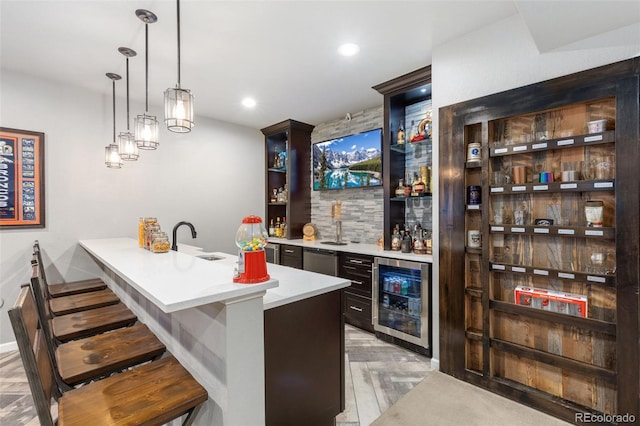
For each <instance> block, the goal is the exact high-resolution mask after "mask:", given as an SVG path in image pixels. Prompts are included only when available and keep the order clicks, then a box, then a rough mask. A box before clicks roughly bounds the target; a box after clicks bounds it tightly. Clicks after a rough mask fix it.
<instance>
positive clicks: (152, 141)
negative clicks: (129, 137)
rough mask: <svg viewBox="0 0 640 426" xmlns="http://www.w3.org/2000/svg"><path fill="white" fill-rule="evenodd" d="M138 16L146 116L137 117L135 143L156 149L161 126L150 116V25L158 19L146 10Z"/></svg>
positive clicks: (137, 12) (139, 12)
mask: <svg viewBox="0 0 640 426" xmlns="http://www.w3.org/2000/svg"><path fill="white" fill-rule="evenodd" d="M136 16H137V17H138V18H139V19H140V20H141V21H142V22H144V83H145V110H144V114H140V115H138V116H137V117H136V120H135V125H134V130H135V143H136V146H137V147H138V148H140V149H156V148H158V145H159V141H158V139H159V130H160V129H159V125H158V120H157V119H156V117H155V116H154V115H150V114H149V24H153V23H154V22H156V21H157V20H158V17H157V16H156V15H155V14H154V13H153V12H150V11H148V10H145V9H138V10H136Z"/></svg>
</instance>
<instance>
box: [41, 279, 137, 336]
mask: <svg viewBox="0 0 640 426" xmlns="http://www.w3.org/2000/svg"><path fill="white" fill-rule="evenodd" d="M34 270H36V271H37V269H34ZM42 287H43V285H42V283H41V281H40V277H38V274H37V273H35V274H34V275H33V276H32V277H31V289H32V292H33V295H34V297H35V300H36V306H37V309H38V311H39V314H40V317H41V318H42V321H43V322H44V321H47V324H48V325H49V328H50V330H51V335H52V336H53V337H54V338H55V339H56V340H57V341H58V342H66V341H69V340H73V339H80V338H83V337H87V336H92V335H94V334H99V333H104V332H106V331H110V330H115V329H117V328H121V327H128V326H131V325H133V324H134V323H135V322H136V321H137V320H138V317H137V316H136V315H135V314H134V313H133V312H131V310H130V309H129V308H127V307H126V306H125V305H124V304H122V303H117V304H115V305H109V306H105V307H101V308H96V309H91V310H87V311H81V312H75V313H72V314H68V315H61V316H53V315H52V314H51V310H50V307H49V303H47V300H46V299H45V294H44V293H45V290H44V289H43V288H42Z"/></svg>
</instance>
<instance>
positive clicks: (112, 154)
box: [104, 143, 122, 169]
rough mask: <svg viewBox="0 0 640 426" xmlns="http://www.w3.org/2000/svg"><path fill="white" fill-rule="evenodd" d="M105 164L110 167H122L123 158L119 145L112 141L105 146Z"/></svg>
mask: <svg viewBox="0 0 640 426" xmlns="http://www.w3.org/2000/svg"><path fill="white" fill-rule="evenodd" d="M104 164H105V165H106V166H107V167H108V168H110V169H119V168H121V167H122V160H121V159H120V154H118V145H116V144H115V143H112V144H110V145H107V146H106V147H105V148H104Z"/></svg>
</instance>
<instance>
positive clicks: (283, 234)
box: [280, 217, 287, 237]
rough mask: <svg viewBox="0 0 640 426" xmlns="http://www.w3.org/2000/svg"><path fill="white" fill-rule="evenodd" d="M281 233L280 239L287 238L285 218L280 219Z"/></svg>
mask: <svg viewBox="0 0 640 426" xmlns="http://www.w3.org/2000/svg"><path fill="white" fill-rule="evenodd" d="M281 226H282V231H280V234H281V237H286V236H287V218H286V217H283V218H282V225H281Z"/></svg>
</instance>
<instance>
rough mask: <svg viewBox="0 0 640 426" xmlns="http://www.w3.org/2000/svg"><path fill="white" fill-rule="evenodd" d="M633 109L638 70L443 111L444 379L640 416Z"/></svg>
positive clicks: (638, 184)
mask: <svg viewBox="0 0 640 426" xmlns="http://www.w3.org/2000/svg"><path fill="white" fill-rule="evenodd" d="M542 94H543V95H542ZM639 98H640V58H634V59H631V60H628V61H624V62H620V63H616V64H611V65H608V66H604V67H601V68H597V69H594V70H589V71H584V72H581V73H578V74H575V75H572V76H567V77H561V78H557V79H554V80H549V81H546V82H542V83H537V84H535V85H531V86H526V87H522V88H518V89H513V90H510V91H507V92H503V93H498V94H495V95H491V96H487V97H484V98H482V99H476V100H471V101H466V102H462V103H460V104H456V105H452V106H449V107H443V108H441V109H440V119H439V123H440V138H439V143H440V151H439V152H440V170H441V174H440V186H439V190H440V191H439V202H440V205H439V209H440V212H441V215H440V309H441V315H440V332H441V343H440V347H441V370H442V371H444V372H446V373H448V374H452V375H454V376H456V377H461V378H463V379H464V380H467V381H470V382H472V383H475V384H477V385H479V386H484V387H486V388H488V389H490V390H493V391H495V392H498V393H500V394H502V395H503V396H506V397H509V398H513V399H516V400H519V401H522V402H526V403H527V404H531V405H533V406H534V407H535V408H538V409H540V410H543V411H546V412H548V413H550V414H552V415H555V416H558V417H561V418H564V419H565V420H568V421H571V422H573V421H574V420H575V419H576V418H577V417H576V414H577V413H581V412H592V413H601V414H607V415H614V414H619V413H630V414H632V415H634V416H635V418H640V398H638V395H639V394H640V373H639V372H638V365H639V364H640V346H639V345H638V344H637V342H638V341H639V338H640V309H639V305H640V298H639V296H638V294H639V293H640V283H639V282H640V272H639V271H638V264H640V252H639V249H638V238H639V234H638V232H639V231H638V229H640V219H639V216H640V215H639V212H640V180H639V179H638V178H637V168H638V164H640V146H639V145H638V140H640V120H639V117H640V102H639ZM478 150H479V152H480V155H479V156H478ZM465 153H467V154H468V156H469V158H465V157H466V156H465ZM478 157H480V158H479V160H478ZM455 171H460V173H456V172H455ZM478 194H479V196H478ZM474 199H475V200H476V201H477V200H481V202H480V203H478V204H472V202H473V201H474ZM468 200H471V201H468ZM478 234H479V235H480V241H481V247H480V248H475V247H469V244H471V243H470V241H473V242H475V244H477V241H478Z"/></svg>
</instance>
